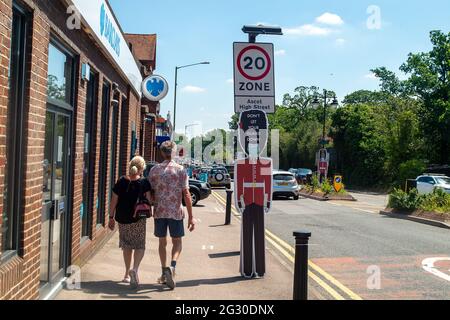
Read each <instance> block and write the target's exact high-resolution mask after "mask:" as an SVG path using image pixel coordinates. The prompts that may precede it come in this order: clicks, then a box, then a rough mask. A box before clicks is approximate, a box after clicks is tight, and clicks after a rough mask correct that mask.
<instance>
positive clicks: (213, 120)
mask: <svg viewBox="0 0 450 320" xmlns="http://www.w3.org/2000/svg"><path fill="white" fill-rule="evenodd" d="M110 3H111V5H112V7H113V9H114V11H115V13H116V15H117V17H118V19H119V21H120V24H121V26H122V28H123V29H124V31H125V32H130V33H156V34H157V35H158V45H157V69H156V72H155V73H157V74H160V75H162V76H163V77H165V78H166V79H167V80H168V81H169V83H170V85H171V90H170V92H169V95H168V96H167V97H166V98H165V99H164V100H163V101H162V102H161V114H162V115H166V114H167V111H169V110H173V86H174V84H173V83H174V69H175V66H176V65H178V66H180V65H185V64H191V63H196V62H200V61H205V60H206V61H210V62H211V65H206V66H197V67H193V68H188V69H183V70H181V71H180V73H179V92H178V107H177V131H178V132H180V133H184V130H185V125H188V124H193V123H199V124H200V125H199V126H197V127H192V128H190V129H188V134H189V135H192V134H199V133H201V132H202V131H203V132H205V131H207V130H211V129H214V128H225V129H227V128H228V126H227V123H228V120H229V118H230V116H231V115H232V114H233V110H234V109H233V108H234V107H233V85H232V83H230V79H231V78H232V76H233V69H232V68H233V52H232V44H233V42H234V41H246V40H247V38H246V35H245V34H243V33H242V31H241V28H242V26H243V25H245V24H257V23H266V24H270V25H278V26H281V27H283V29H284V31H285V35H284V36H282V37H260V38H258V41H261V42H273V43H274V45H275V51H276V52H277V54H276V58H275V71H276V74H275V77H276V79H275V80H276V94H277V103H281V102H282V97H283V95H284V94H285V93H292V92H293V91H294V89H295V88H296V87H298V86H301V85H304V86H312V85H315V86H318V87H320V88H327V89H329V90H334V91H336V92H337V94H338V98H339V99H343V98H344V96H345V95H347V94H348V93H351V92H353V91H355V90H358V89H376V88H378V81H377V80H376V79H374V78H373V77H371V76H370V69H372V68H375V67H378V66H386V67H388V68H389V69H392V70H395V71H397V70H398V67H399V66H400V65H401V64H402V63H403V62H404V61H405V60H406V58H407V55H408V53H410V52H419V51H428V50H429V49H430V48H431V45H430V41H429V31H430V30H435V29H440V30H443V31H445V32H450V15H449V12H450V1H448V0H428V1H423V0H422V1H418V0H412V1H411V0H410V1H398V0H396V1H392V0H371V1H366V0H341V1H336V0H315V1H304V0H278V1H273V0H272V1H266V0H249V1H238V0H226V1H225V0H214V1H212V0H192V1H180V0H164V1H149V0H132V1H124V0H110ZM371 5H376V6H378V8H379V9H380V13H381V28H379V29H373V28H372V29H369V28H368V26H367V21H368V19H369V18H370V14H368V13H367V10H368V8H369V6H371ZM372 12H373V11H372Z"/></svg>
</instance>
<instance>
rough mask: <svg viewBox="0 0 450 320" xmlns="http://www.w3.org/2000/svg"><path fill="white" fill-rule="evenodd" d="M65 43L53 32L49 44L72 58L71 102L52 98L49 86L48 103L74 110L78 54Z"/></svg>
mask: <svg viewBox="0 0 450 320" xmlns="http://www.w3.org/2000/svg"><path fill="white" fill-rule="evenodd" d="M63 43H64V42H63V41H62V40H60V39H59V38H58V37H57V36H56V35H54V34H53V33H52V34H51V36H50V43H49V46H50V45H52V46H54V47H55V48H56V49H58V50H59V51H61V52H62V53H63V54H65V55H66V57H67V58H69V59H70V60H71V66H72V67H71V70H70V79H69V81H70V82H69V84H70V87H71V90H70V97H69V98H68V99H67V100H69V101H70V103H69V102H65V101H61V100H58V99H54V98H50V97H49V96H48V87H47V103H48V104H51V105H53V106H56V107H59V108H62V109H65V110H68V111H74V106H75V91H76V90H75V88H76V79H77V75H76V66H77V54H76V53H75V52H73V51H71V50H70V49H68V48H67V46H65V45H64V44H63ZM49 60H50V59H49Z"/></svg>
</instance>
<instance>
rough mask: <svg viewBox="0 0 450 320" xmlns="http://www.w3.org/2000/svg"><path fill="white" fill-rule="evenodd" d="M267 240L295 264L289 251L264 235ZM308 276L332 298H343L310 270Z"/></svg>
mask: <svg viewBox="0 0 450 320" xmlns="http://www.w3.org/2000/svg"><path fill="white" fill-rule="evenodd" d="M266 239H267V241H269V242H270V244H272V245H273V246H274V247H275V248H276V249H277V250H278V251H279V252H280V253H281V254H282V255H284V256H285V257H286V258H287V259H288V260H289V261H290V262H292V263H294V264H295V259H294V257H292V255H291V254H289V252H287V251H286V250H284V249H283V248H282V247H281V246H280V245H279V244H278V243H276V242H275V241H274V240H272V239H271V238H269V237H266ZM308 276H309V277H311V279H313V280H314V281H315V282H317V284H319V285H320V286H321V287H322V288H324V289H325V290H326V291H327V292H328V293H329V294H330V295H331V296H332V297H333V298H335V299H336V300H345V299H344V297H343V296H341V295H340V294H339V293H337V292H336V290H334V289H333V288H331V287H330V286H329V285H328V284H326V283H325V282H323V281H322V279H320V278H319V277H318V276H316V275H315V274H314V273H313V272H312V271H311V270H308Z"/></svg>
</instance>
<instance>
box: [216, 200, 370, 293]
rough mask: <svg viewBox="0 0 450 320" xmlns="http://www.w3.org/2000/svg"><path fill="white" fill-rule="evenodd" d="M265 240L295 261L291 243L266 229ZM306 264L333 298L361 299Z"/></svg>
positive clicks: (314, 265)
mask: <svg viewBox="0 0 450 320" xmlns="http://www.w3.org/2000/svg"><path fill="white" fill-rule="evenodd" d="M212 195H213V196H214V198H216V199H217V201H219V203H221V204H222V205H224V206H226V200H225V199H224V198H223V197H222V196H220V195H219V194H218V193H217V192H213V193H212ZM231 210H232V212H233V214H234V216H235V217H236V218H238V219H240V218H241V215H240V214H239V213H238V212H237V211H236V209H235V208H234V207H232V208H231ZM266 240H267V241H268V242H269V243H270V244H271V245H272V246H273V247H274V248H276V249H277V250H278V251H279V252H280V253H281V254H282V255H283V256H284V257H286V258H287V259H288V260H289V261H290V262H292V263H295V249H294V248H293V247H292V246H291V245H289V244H288V243H286V242H285V241H283V240H282V239H280V238H279V237H277V236H276V235H275V234H273V233H272V232H270V231H269V230H267V229H266ZM308 264H309V270H308V275H309V277H310V278H311V279H312V280H313V281H314V282H316V283H317V284H318V285H319V286H320V287H322V288H323V289H324V290H325V291H326V292H328V293H329V294H330V295H331V296H332V297H333V298H334V299H336V300H347V299H348V298H349V299H351V300H362V298H361V297H360V296H358V295H357V294H356V293H354V292H353V291H352V290H350V289H349V288H347V287H346V286H345V285H343V284H342V283H341V282H339V281H338V280H336V279H335V278H334V277H333V276H332V275H330V274H329V273H327V272H326V271H325V270H323V269H322V268H320V267H319V266H318V265H316V264H315V263H314V262H312V261H311V260H309V262H308ZM327 282H328V283H327Z"/></svg>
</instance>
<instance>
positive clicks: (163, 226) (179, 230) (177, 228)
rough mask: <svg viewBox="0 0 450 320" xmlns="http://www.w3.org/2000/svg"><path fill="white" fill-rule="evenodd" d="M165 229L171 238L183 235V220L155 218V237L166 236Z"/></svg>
mask: <svg viewBox="0 0 450 320" xmlns="http://www.w3.org/2000/svg"><path fill="white" fill-rule="evenodd" d="M167 229H169V231H170V237H171V238H183V237H184V221H183V220H174V219H155V237H157V238H166V237H167Z"/></svg>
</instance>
